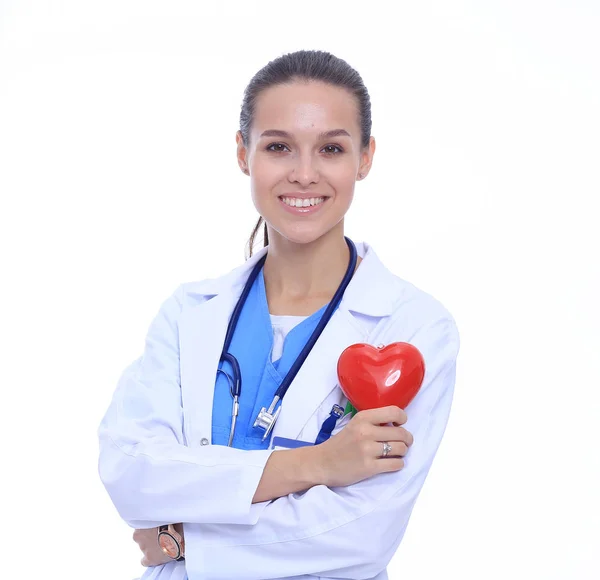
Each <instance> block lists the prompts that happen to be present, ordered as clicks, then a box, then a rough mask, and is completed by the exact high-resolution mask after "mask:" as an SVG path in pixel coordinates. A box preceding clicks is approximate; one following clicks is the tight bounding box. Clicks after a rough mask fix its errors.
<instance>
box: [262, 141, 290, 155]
mask: <svg viewBox="0 0 600 580" xmlns="http://www.w3.org/2000/svg"><path fill="white" fill-rule="evenodd" d="M284 148H285V149H287V145H284V144H283V143H271V144H270V145H267V147H266V149H267V151H273V152H274V153H283V150H284ZM288 151H289V149H288Z"/></svg>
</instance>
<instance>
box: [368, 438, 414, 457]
mask: <svg viewBox="0 0 600 580" xmlns="http://www.w3.org/2000/svg"><path fill="white" fill-rule="evenodd" d="M386 443H387V444H388V445H389V446H390V447H391V450H390V452H389V453H388V454H387V455H386V456H385V457H383V442H380V441H373V442H372V443H370V444H369V455H370V456H371V457H373V458H374V459H380V458H382V459H387V458H388V457H404V456H405V455H406V454H407V453H408V445H407V444H406V443H404V442H403V441H386Z"/></svg>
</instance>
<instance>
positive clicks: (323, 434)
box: [315, 405, 344, 445]
mask: <svg viewBox="0 0 600 580" xmlns="http://www.w3.org/2000/svg"><path fill="white" fill-rule="evenodd" d="M343 415H344V408H343V407H340V406H339V405H334V406H333V407H331V413H330V414H329V417H327V419H325V421H323V425H321V430H320V431H319V434H318V435H317V439H316V441H315V445H319V443H323V442H324V441H327V439H329V438H330V437H331V433H332V432H333V430H334V429H335V425H336V423H337V421H338V419H339V418H340V417H342V416H343Z"/></svg>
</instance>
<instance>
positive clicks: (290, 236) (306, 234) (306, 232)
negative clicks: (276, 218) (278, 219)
mask: <svg viewBox="0 0 600 580" xmlns="http://www.w3.org/2000/svg"><path fill="white" fill-rule="evenodd" d="M305 226H308V227H301V228H290V227H281V228H273V229H274V230H275V232H276V235H278V236H280V237H282V238H284V239H285V240H287V241H288V242H291V243H293V244H303V245H305V244H311V243H313V242H316V241H317V240H320V239H321V238H322V237H323V236H325V235H327V234H328V233H330V232H331V230H332V229H333V228H326V227H323V226H321V227H318V225H317V224H312V225H309V224H305ZM334 227H335V226H334Z"/></svg>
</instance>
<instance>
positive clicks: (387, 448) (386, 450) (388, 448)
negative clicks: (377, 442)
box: [381, 441, 392, 457]
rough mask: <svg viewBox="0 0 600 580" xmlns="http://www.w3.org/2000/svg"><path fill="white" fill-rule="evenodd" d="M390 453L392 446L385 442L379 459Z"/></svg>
mask: <svg viewBox="0 0 600 580" xmlns="http://www.w3.org/2000/svg"><path fill="white" fill-rule="evenodd" d="M391 451H392V446H391V445H390V444H389V443H388V442H387V441H384V442H383V452H382V453H381V457H387V456H388V455H389V454H390V452H391Z"/></svg>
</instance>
